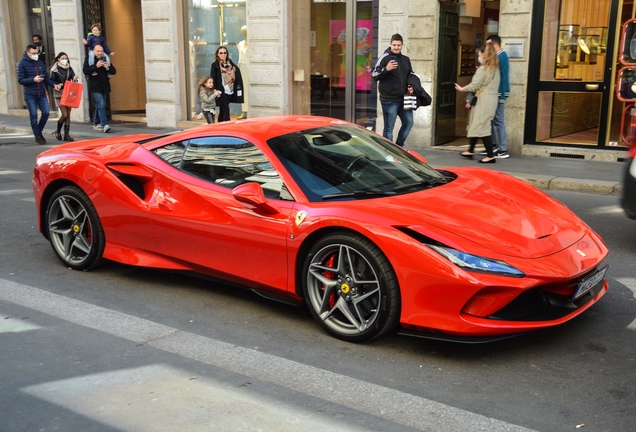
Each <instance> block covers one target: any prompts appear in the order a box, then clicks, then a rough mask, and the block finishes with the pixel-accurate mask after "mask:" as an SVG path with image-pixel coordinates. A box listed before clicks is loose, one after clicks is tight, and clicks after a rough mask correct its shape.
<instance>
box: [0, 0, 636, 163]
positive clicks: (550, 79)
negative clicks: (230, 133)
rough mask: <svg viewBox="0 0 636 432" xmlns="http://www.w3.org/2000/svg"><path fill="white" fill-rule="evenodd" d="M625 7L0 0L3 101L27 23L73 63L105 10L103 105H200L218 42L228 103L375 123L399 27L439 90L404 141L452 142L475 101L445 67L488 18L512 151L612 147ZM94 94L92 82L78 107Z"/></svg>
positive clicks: (619, 127) (625, 47)
mask: <svg viewBox="0 0 636 432" xmlns="http://www.w3.org/2000/svg"><path fill="white" fill-rule="evenodd" d="M633 16H634V0H595V1H591V0H500V1H496V0H459V1H457V0H446V1H443V0H358V1H354V0H5V1H3V2H2V3H1V6H0V33H1V34H2V36H3V37H2V41H1V42H0V113H10V112H13V110H20V109H24V106H25V104H24V100H23V97H22V90H21V86H20V85H18V83H17V78H16V72H15V65H16V63H17V61H18V60H19V59H20V57H21V55H22V53H23V52H24V49H25V47H26V45H27V44H29V43H30V42H31V35H32V34H34V33H38V34H42V36H43V37H44V44H45V47H46V48H47V57H46V58H47V62H50V61H51V60H52V59H53V57H54V56H55V53H59V52H60V51H64V52H66V53H67V54H68V56H69V58H70V61H71V65H72V66H73V68H74V69H75V71H76V72H78V71H79V70H81V66H82V62H83V61H84V58H85V56H86V50H85V47H84V45H83V43H82V37H86V36H87V34H88V32H89V31H90V26H91V24H92V23H94V22H100V23H101V24H102V26H103V27H104V32H103V34H104V35H105V36H106V38H107V41H108V45H109V47H110V48H111V50H112V51H114V52H115V55H113V56H112V61H113V63H114V64H115V65H116V67H117V71H118V73H117V75H116V76H114V77H112V79H111V82H112V87H113V92H112V94H111V97H110V102H109V108H110V113H111V115H118V114H133V115H134V114H138V115H139V116H140V118H143V119H144V121H145V122H147V124H148V126H152V127H177V126H178V125H180V124H183V122H190V121H194V122H197V121H202V120H201V117H202V116H201V108H200V103H199V101H198V98H197V91H196V89H197V85H198V82H199V81H200V80H201V79H202V78H203V77H205V76H206V75H208V74H209V71H210V65H211V63H212V61H213V56H214V52H215V50H216V49H217V47H218V46H219V45H224V46H226V47H227V49H228V51H229V53H230V58H231V59H232V60H233V61H234V62H235V63H236V64H237V65H238V66H239V67H240V69H241V72H242V75H243V80H244V83H245V85H246V96H247V97H246V101H245V103H244V104H242V105H239V104H233V106H232V112H231V114H232V117H233V118H242V117H246V116H247V117H262V116H271V115H281V114H306V115H325V116H330V117H335V118H341V119H345V120H349V121H353V122H356V123H359V124H361V125H364V126H366V127H373V128H375V129H376V130H382V114H381V109H380V106H379V103H378V102H377V92H376V84H375V83H374V82H373V81H372V79H371V75H370V70H371V68H372V66H373V65H374V63H375V61H376V59H377V57H378V55H379V54H381V53H382V52H383V51H384V50H385V49H386V48H387V47H388V45H389V40H390V37H391V35H392V34H394V33H400V34H402V36H403V37H404V41H405V46H404V51H403V52H404V53H405V54H406V55H408V56H409V57H410V58H411V61H412V64H413V67H414V70H415V71H416V73H417V74H418V75H419V76H420V77H421V79H422V82H423V85H424V88H425V89H426V90H427V91H428V92H429V93H430V94H431V95H432V96H433V104H432V105H431V106H430V107H426V108H420V109H418V110H417V111H416V112H415V126H414V128H413V130H412V132H411V135H410V136H409V139H408V141H407V145H408V146H410V147H420V148H429V147H434V146H440V145H461V144H462V142H463V141H462V137H464V136H465V133H466V124H467V117H468V116H467V112H466V110H465V108H464V103H463V95H461V94H458V93H457V92H456V91H455V90H454V83H455V82H458V83H460V84H461V85H465V84H467V83H468V82H470V79H471V76H472V74H473V73H474V71H475V68H476V66H477V64H476V55H475V50H476V49H477V48H479V46H480V45H482V44H483V43H485V40H486V38H487V36H488V35H489V34H493V33H497V34H499V35H500V37H501V38H502V40H503V42H504V50H506V51H507V53H508V55H509V56H510V69H511V70H510V79H511V97H510V98H509V99H508V101H507V104H506V124H507V130H508V141H509V151H510V153H512V154H522V153H523V154H534V155H542V156H557V157H573V158H600V159H602V160H608V161H609V160H619V159H620V158H621V157H622V154H623V152H622V149H624V143H623V142H624V141H626V140H629V139H630V137H631V135H630V133H631V131H630V129H629V127H630V124H631V123H630V122H631V120H630V117H629V115H630V112H631V111H630V110H631V97H632V96H633V97H634V98H636V93H634V92H631V85H632V83H634V82H636V66H635V69H634V73H633V75H634V78H633V79H632V78H631V77H632V69H630V63H629V62H630V61H631V58H630V55H631V51H630V49H631V45H630V43H631V39H629V40H628V41H627V42H625V41H623V40H622V34H623V33H624V32H625V31H627V32H628V33H629V32H630V31H632V27H630V25H629V24H627V27H625V26H624V24H625V23H629V21H628V20H629V19H631V18H633ZM632 33H635V32H633V31H632ZM629 36H630V37H631V36H632V34H631V33H629ZM633 50H634V61H635V62H636V44H635V45H634V48H633ZM621 60H623V62H622V63H621ZM621 86H622V87H621ZM628 87H629V89H628V90H625V91H623V93H621V90H620V89H627V88H628ZM634 88H635V89H636V86H635V87H634ZM617 89H619V91H617ZM90 110H91V103H90V99H89V95H88V93H85V95H84V102H83V104H82V106H81V107H80V108H79V109H77V110H74V111H73V116H74V121H85V122H87V121H89V118H90ZM635 112H636V110H635Z"/></svg>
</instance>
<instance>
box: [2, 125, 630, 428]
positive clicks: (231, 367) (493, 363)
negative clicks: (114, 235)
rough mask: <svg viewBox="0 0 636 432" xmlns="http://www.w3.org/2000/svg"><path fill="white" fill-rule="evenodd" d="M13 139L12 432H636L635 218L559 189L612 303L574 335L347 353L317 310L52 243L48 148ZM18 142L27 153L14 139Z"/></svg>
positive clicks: (7, 247) (8, 203)
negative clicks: (45, 202) (87, 263)
mask: <svg viewBox="0 0 636 432" xmlns="http://www.w3.org/2000/svg"><path fill="white" fill-rule="evenodd" d="M30 141H31V140H30V138H28V137H27V139H24V140H23V139H22V138H21V137H15V136H11V137H7V136H0V407H1V408H0V431H2V432H4V431H11V432H13V431H40V430H41V431H49V430H64V431H115V430H119V431H121V430H125V431H132V430H139V431H161V430H166V431H169V430H179V431H190V430H192V431H199V430H206V431H207V430H215V431H241V430H243V431H260V430H262V431H299V430H303V431H336V430H343V431H365V430H377V431H409V430H427V431H460V430H461V431H464V430H465V431H480V430H483V431H497V430H502V431H503V430H506V431H508V430H525V429H531V430H540V431H569V430H577V429H576V427H577V425H581V424H584V425H585V426H584V429H583V430H585V431H590V430H592V431H632V430H633V423H634V419H635V418H636V386H635V384H636V301H635V295H636V276H635V275H636V268H635V267H636V266H635V265H634V262H635V259H634V258H636V222H635V221H632V220H629V219H627V218H626V217H625V216H624V215H623V213H622V212H621V211H620V210H619V208H618V198H616V197H608V196H600V195H587V194H576V193H566V192H561V193H552V195H553V196H555V197H556V198H557V199H559V200H561V201H562V202H564V203H565V204H566V205H567V206H569V207H570V208H571V209H573V210H574V211H575V212H576V213H577V214H578V215H579V216H580V217H581V218H583V219H584V220H585V221H586V222H587V223H588V224H589V225H590V226H591V227H592V228H593V229H595V230H596V231H597V232H599V233H600V234H601V235H602V236H603V237H604V239H605V241H606V243H607V244H608V246H609V248H610V251H611V254H610V256H609V258H608V263H609V265H610V270H609V281H610V291H609V292H608V294H607V295H606V296H605V297H604V298H603V299H602V300H601V301H600V302H599V304H597V305H595V306H594V307H592V308H591V309H590V310H589V311H588V312H587V313H585V314H583V315H582V316H580V317H578V318H577V319H575V320H573V321H572V322H569V323H567V324H565V325H563V326H561V327H559V328H555V329H550V330H545V331H541V332H536V333H532V334H529V335H526V336H522V337H518V338H514V339H510V340H506V341H503V342H499V343H493V344H486V345H460V344H450V343H442V342H436V341H429V340H423V339H415V338H409V337H405V336H397V335H389V336H386V337H383V338H381V339H379V340H375V341H372V342H371V343H367V344H350V343H345V342H341V341H338V340H336V339H333V338H331V337H329V336H327V335H326V334H325V333H323V332H322V331H321V329H320V328H319V326H318V324H317V323H315V322H314V321H313V320H312V318H311V317H310V316H309V313H308V312H306V311H305V309H304V308H302V307H293V306H288V305H284V304H279V303H275V302H272V301H269V300H265V299H262V298H260V297H258V296H257V295H255V294H252V293H251V292H249V291H247V290H241V289H237V288H234V287H230V286H225V285H219V284H212V283H210V282H208V281H205V280H202V279H197V278H193V277H186V276H183V275H179V274H172V273H166V272H161V271H156V270H149V269H143V268H135V267H127V266H123V265H119V264H115V263H110V262H107V263H106V264H105V265H103V266H102V267H100V268H98V269H96V270H93V271H90V272H75V271H71V270H68V269H67V268H65V267H64V266H63V265H62V264H61V263H60V262H59V260H58V259H57V258H56V257H55V255H54V253H53V251H52V250H51V247H50V245H49V244H48V243H47V242H46V241H45V239H44V238H43V237H42V236H41V235H40V234H39V233H38V232H37V229H36V226H35V214H34V203H33V198H32V190H31V170H32V167H33V162H34V160H35V156H36V155H37V154H38V152H40V151H42V150H43V149H44V148H46V146H36V145H35V144H33V143H31V142H30ZM10 143H13V144H10Z"/></svg>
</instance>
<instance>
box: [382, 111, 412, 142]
mask: <svg viewBox="0 0 636 432" xmlns="http://www.w3.org/2000/svg"><path fill="white" fill-rule="evenodd" d="M380 103H381V104H382V115H383V117H384V132H383V133H382V136H383V137H384V138H386V139H388V140H391V141H393V128H394V127H395V119H397V117H398V116H399V117H400V120H401V121H402V126H401V127H400V131H399V132H398V137H397V141H396V142H395V143H396V144H397V145H399V146H400V147H404V142H405V141H406V138H407V137H408V136H409V132H411V128H412V127H413V111H411V110H405V109H404V102H402V101H400V102H383V101H380Z"/></svg>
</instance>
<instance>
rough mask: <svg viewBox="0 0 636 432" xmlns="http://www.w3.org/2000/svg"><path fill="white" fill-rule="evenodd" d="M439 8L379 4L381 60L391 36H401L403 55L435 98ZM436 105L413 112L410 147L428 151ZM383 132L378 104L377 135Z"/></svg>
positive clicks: (393, 0) (412, 1)
mask: <svg viewBox="0 0 636 432" xmlns="http://www.w3.org/2000/svg"><path fill="white" fill-rule="evenodd" d="M439 8H440V7H439V3H438V2H437V1H431V0H380V16H379V24H378V26H379V40H378V51H379V52H378V57H379V56H380V55H381V54H382V53H383V52H384V50H385V49H386V48H387V47H388V46H389V44H390V42H391V36H392V35H393V34H395V33H399V34H401V35H402V38H403V39H404V49H403V50H402V53H403V54H405V55H407V56H408V57H409V58H410V59H411V65H412V66H413V70H414V72H415V73H416V74H417V75H418V76H419V77H420V79H421V80H422V86H423V87H424V89H425V90H426V91H427V92H428V93H429V94H430V95H432V96H434V95H435V93H434V86H433V83H434V82H435V79H436V75H437V63H436V60H437V56H436V53H437V43H438V39H437V30H438V28H439V25H438V21H439ZM374 66H375V65H374ZM375 85H377V84H375ZM434 105H435V102H433V104H432V105H430V106H428V107H420V108H418V109H417V111H415V112H414V121H415V124H414V125H413V129H411V133H410V134H409V137H408V138H407V140H406V146H407V147H425V148H428V147H431V145H432V144H433V118H434V112H433V110H434ZM400 125H401V124H400V119H399V118H398V120H397V122H396V126H395V131H394V132H393V136H394V137H397V133H398V130H399V128H400ZM383 128H384V120H383V118H382V106H381V105H380V101H379V100H378V119H377V121H376V131H378V132H379V133H380V134H381V133H382V130H383Z"/></svg>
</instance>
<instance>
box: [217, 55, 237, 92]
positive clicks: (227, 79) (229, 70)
mask: <svg viewBox="0 0 636 432" xmlns="http://www.w3.org/2000/svg"><path fill="white" fill-rule="evenodd" d="M219 65H220V66H221V76H222V77H223V86H224V87H225V88H226V89H229V92H227V93H233V92H234V79H235V76H234V75H235V72H236V70H235V69H234V66H233V65H232V63H231V62H229V61H228V62H226V63H223V62H221V61H220V62H219Z"/></svg>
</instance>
